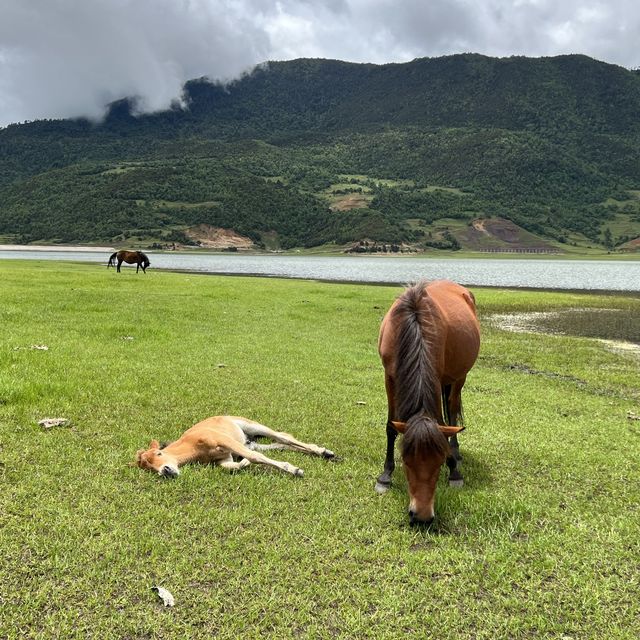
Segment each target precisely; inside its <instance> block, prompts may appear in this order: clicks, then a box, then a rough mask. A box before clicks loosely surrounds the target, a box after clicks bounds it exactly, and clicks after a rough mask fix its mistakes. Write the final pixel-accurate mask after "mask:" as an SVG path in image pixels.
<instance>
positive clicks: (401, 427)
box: [391, 420, 407, 433]
mask: <svg viewBox="0 0 640 640" xmlns="http://www.w3.org/2000/svg"><path fill="white" fill-rule="evenodd" d="M391 424H392V425H393V428H394V429H395V430H396V431H397V432H398V433H404V432H405V430H406V428H407V423H406V422H397V421H395V420H392V421H391Z"/></svg>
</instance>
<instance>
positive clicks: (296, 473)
mask: <svg viewBox="0 0 640 640" xmlns="http://www.w3.org/2000/svg"><path fill="white" fill-rule="evenodd" d="M293 475H294V476H296V478H302V476H304V471H303V470H302V469H296V470H295V471H294V472H293Z"/></svg>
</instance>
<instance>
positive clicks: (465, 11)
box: [0, 0, 640, 126]
mask: <svg viewBox="0 0 640 640" xmlns="http://www.w3.org/2000/svg"><path fill="white" fill-rule="evenodd" d="M639 28H640V5H638V3H637V2H636V0H608V1H607V2H604V1H600V0H564V1H563V2H558V1H557V0H279V1H277V2H273V0H3V7H2V20H1V21H0V126H2V125H6V124H8V123H9V122H13V121H22V120H25V119H35V118H47V117H69V116H79V115H86V116H89V117H93V118H99V117H100V116H101V115H102V114H103V113H104V107H105V104H106V103H108V102H110V101H112V100H116V99H119V98H122V97H124V96H132V95H135V96H138V97H139V98H140V100H141V105H142V107H143V108H144V109H146V110H150V111H153V110H158V109H163V108H166V107H167V106H168V105H169V104H170V103H171V101H172V100H175V99H176V98H179V97H180V95H181V88H182V85H183V83H184V82H185V81H186V80H188V79H190V78H195V77H200V76H209V77H211V78H215V79H221V80H228V79H231V78H234V77H237V76H239V75H240V74H241V73H242V72H243V71H245V70H248V69H250V68H251V67H252V66H253V65H255V64H258V63H260V62H263V61H265V60H269V59H272V60H273V59H280V60H282V59H291V58H295V57H305V56H307V57H325V58H338V59H342V60H351V61H356V62H377V63H382V62H392V61H406V60H410V59H412V58H416V57H421V56H440V55H447V54H452V53H459V52H477V53H484V54H486V55H493V56H509V55H530V56H542V55H557V54H561V53H584V54H586V55H590V56H593V57H595V58H598V59H600V60H605V61H607V62H613V63H617V64H621V65H623V66H626V67H633V68H635V67H637V66H638V64H639V62H638V55H639V54H638V52H637V51H638V49H637V43H636V40H637V34H638V32H639Z"/></svg>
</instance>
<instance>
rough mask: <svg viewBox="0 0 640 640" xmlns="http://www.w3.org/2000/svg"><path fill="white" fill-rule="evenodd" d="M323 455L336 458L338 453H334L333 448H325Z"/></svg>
mask: <svg viewBox="0 0 640 640" xmlns="http://www.w3.org/2000/svg"><path fill="white" fill-rule="evenodd" d="M322 457H323V458H335V457H336V454H335V453H333V451H331V449H323V450H322Z"/></svg>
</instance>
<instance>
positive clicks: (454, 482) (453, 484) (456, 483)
mask: <svg viewBox="0 0 640 640" xmlns="http://www.w3.org/2000/svg"><path fill="white" fill-rule="evenodd" d="M449 486H450V487H456V488H457V489H459V488H460V487H463V486H464V480H463V479H462V478H460V480H449Z"/></svg>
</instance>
